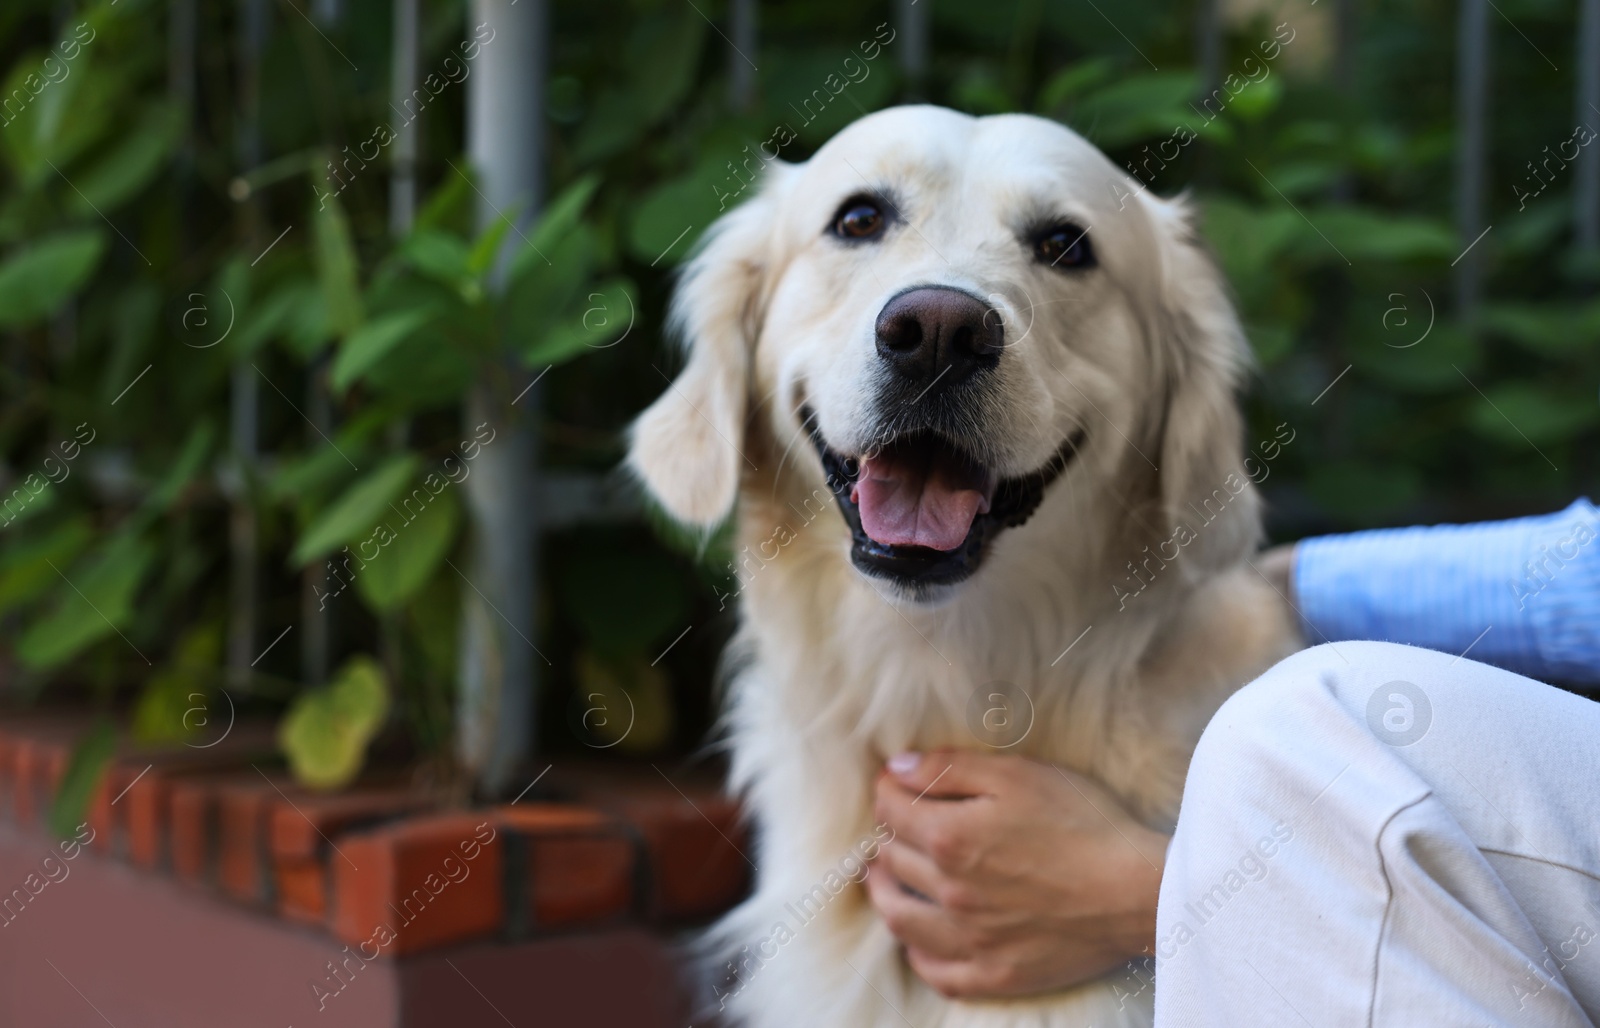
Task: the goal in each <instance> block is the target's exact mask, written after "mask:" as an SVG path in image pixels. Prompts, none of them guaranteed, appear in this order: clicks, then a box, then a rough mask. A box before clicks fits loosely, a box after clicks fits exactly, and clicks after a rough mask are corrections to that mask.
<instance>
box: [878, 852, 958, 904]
mask: <svg viewBox="0 0 1600 1028" xmlns="http://www.w3.org/2000/svg"><path fill="white" fill-rule="evenodd" d="M878 862H879V863H881V864H884V865H886V866H887V867H888V869H889V871H891V872H892V873H893V874H894V876H895V877H896V878H898V879H899V880H900V881H901V883H903V884H905V885H908V886H910V887H911V888H913V889H915V890H916V891H917V892H919V893H921V894H922V895H923V896H924V897H926V898H927V899H928V901H929V902H931V903H934V904H935V905H937V906H940V907H944V908H946V909H947V910H949V911H950V912H951V913H952V914H956V915H959V914H961V913H962V912H963V911H966V910H969V909H970V908H971V907H972V906H973V905H974V902H975V898H974V897H971V896H970V893H971V890H970V889H968V888H967V887H966V886H964V885H961V884H959V883H957V882H954V881H953V880H952V879H950V878H949V877H948V876H946V875H945V874H944V873H943V872H942V871H940V870H939V867H938V865H937V864H935V863H934V862H933V859H932V858H931V857H929V856H928V855H927V854H926V853H923V852H921V851H920V850H917V849H915V848H913V847H912V846H909V845H906V844H897V843H890V844H889V845H887V846H885V847H883V849H882V850H881V851H879V854H878Z"/></svg>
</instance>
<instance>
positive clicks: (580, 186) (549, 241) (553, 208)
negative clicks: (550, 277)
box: [511, 175, 600, 280]
mask: <svg viewBox="0 0 1600 1028" xmlns="http://www.w3.org/2000/svg"><path fill="white" fill-rule="evenodd" d="M599 185H600V179H599V177H598V176H595V175H585V176H583V177H582V178H580V179H578V181H576V182H574V183H572V185H570V186H568V187H567V188H566V189H563V190H562V191H561V194H560V195H559V196H557V197H556V198H555V199H554V200H552V201H551V202H550V204H549V206H547V207H546V208H545V209H544V213H542V214H541V215H540V216H539V223H538V224H537V225H536V226H534V230H533V235H532V236H530V237H528V241H527V244H526V245H524V246H523V247H522V248H521V249H519V250H518V251H517V253H516V255H515V256H514V257H513V258H512V263H511V277H512V279H513V280H514V279H516V278H519V277H521V276H522V275H524V274H527V273H529V272H530V271H533V270H536V269H537V268H538V267H539V265H541V264H544V265H548V264H549V263H550V261H551V258H550V256H549V251H551V250H552V249H554V248H555V247H556V246H558V245H559V244H560V243H561V242H562V241H563V240H565V239H566V238H567V236H568V234H570V233H571V232H572V231H573V230H574V229H576V228H577V227H578V225H579V222H580V219H581V218H582V217H583V210H584V208H585V207H587V206H588V204H589V200H590V199H591V198H592V197H593V196H594V191H595V190H596V189H597V188H599Z"/></svg>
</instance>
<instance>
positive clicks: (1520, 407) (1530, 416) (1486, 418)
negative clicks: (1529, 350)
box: [1471, 382, 1600, 446]
mask: <svg viewBox="0 0 1600 1028" xmlns="http://www.w3.org/2000/svg"><path fill="white" fill-rule="evenodd" d="M1482 389H1483V397H1482V398H1479V399H1477V400H1476V402H1474V403H1473V405H1472V407H1471V411H1472V415H1471V421H1472V427H1473V428H1474V429H1476V430H1477V431H1478V432H1479V433H1480V434H1482V435H1485V436H1487V437H1489V438H1491V439H1498V440H1499V441H1501V442H1503V443H1506V444H1507V445H1512V446H1518V445H1520V446H1526V445H1527V444H1528V443H1530V442H1531V443H1534V444H1538V443H1556V442H1562V441H1564V440H1568V439H1573V438H1575V437H1576V436H1577V435H1578V433H1580V432H1582V431H1585V430H1587V429H1590V428H1593V427H1594V426H1595V425H1597V424H1600V408H1597V407H1596V405H1595V402H1594V394H1593V393H1591V392H1589V391H1588V390H1584V391H1583V392H1582V393H1579V392H1575V391H1571V390H1567V389H1557V388H1554V387H1552V386H1544V385H1539V384H1537V383H1534V382H1504V383H1501V384H1499V385H1488V386H1483V387H1482Z"/></svg>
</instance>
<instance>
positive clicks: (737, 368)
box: [628, 163, 787, 528]
mask: <svg viewBox="0 0 1600 1028" xmlns="http://www.w3.org/2000/svg"><path fill="white" fill-rule="evenodd" d="M784 170H787V169H786V168H785V167H783V166H779V165H777V164H776V163H774V165H773V166H772V167H771V168H770V169H769V171H768V173H767V183H766V184H765V186H764V188H763V189H762V192H761V193H760V194H759V195H758V196H757V197H756V198H755V199H753V200H751V201H749V202H748V203H745V204H743V205H742V206H740V207H737V208H735V209H734V210H732V211H730V212H729V213H727V214H725V215H723V216H722V218H720V219H719V220H718V221H717V222H716V223H715V224H713V225H712V226H711V228H710V229H709V230H707V232H706V235H705V238H704V239H703V240H702V241H701V243H700V245H699V249H698V252H697V253H696V254H695V256H694V257H693V258H692V259H691V260H690V261H689V263H688V265H687V267H686V268H685V269H684V272H683V277H682V278H681V279H680V280H679V282H678V286H677V289H676V290H675V292H674V294H673V298H672V307H671V311H670V313H669V315H668V329H669V331H670V332H671V334H673V335H675V336H676V337H677V338H678V340H679V341H680V342H681V343H682V345H683V346H684V348H685V349H687V350H688V353H689V361H688V363H687V364H686V365H685V366H684V368H683V371H682V372H680V373H679V375H678V377H677V380H676V381H673V382H671V383H670V384H669V385H668V386H667V388H666V390H665V391H664V392H663V393H662V394H661V395H660V397H658V398H657V399H656V401H655V402H654V403H652V404H651V405H650V406H649V408H648V409H646V410H645V412H644V413H643V414H641V415H640V416H639V418H638V420H637V421H635V422H634V423H633V428H632V430H631V432H630V433H629V448H628V466H629V467H630V468H631V469H632V470H633V473H634V474H635V475H637V476H638V477H639V479H640V481H642V482H643V483H644V485H645V487H646V488H647V489H648V490H649V491H650V493H651V494H652V495H653V496H654V497H655V499H656V500H657V502H659V503H660V504H661V506H662V508H663V509H665V510H666V512H667V513H668V514H670V515H671V516H672V517H674V518H676V519H677V520H679V521H682V522H685V523H687V524H691V525H698V526H701V527H707V528H709V527H711V526H713V525H715V524H717V523H718V522H719V521H721V520H722V519H723V518H724V517H726V516H727V514H728V512H729V511H730V510H732V508H733V502H734V499H735V498H736V496H737V495H738V491H739V475H740V467H741V465H743V464H744V463H745V459H746V458H745V457H744V456H743V454H742V450H743V446H744V428H745V416H746V411H747V409H748V399H749V394H750V383H749V378H750V367H751V359H752V350H753V349H754V345H755V339H756V334H757V332H758V331H759V328H760V321H761V311H760V307H761V303H762V292H763V287H764V284H765V283H764V280H765V278H766V266H767V264H768V260H769V254H768V250H769V244H770V238H771V231H772V226H773V222H774V220H775V218H774V215H775V211H776V207H777V196H776V193H777V189H778V183H777V182H776V181H774V180H776V179H780V178H782V175H781V174H775V173H781V172H782V171H784Z"/></svg>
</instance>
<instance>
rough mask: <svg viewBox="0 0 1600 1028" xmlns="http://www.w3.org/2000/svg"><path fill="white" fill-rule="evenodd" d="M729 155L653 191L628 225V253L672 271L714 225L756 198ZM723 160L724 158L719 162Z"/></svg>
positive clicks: (718, 156)
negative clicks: (730, 167)
mask: <svg viewBox="0 0 1600 1028" xmlns="http://www.w3.org/2000/svg"><path fill="white" fill-rule="evenodd" d="M727 156H729V155H720V154H719V155H717V156H714V157H711V158H710V159H708V160H705V161H702V162H701V164H700V165H699V166H698V167H696V168H695V169H694V170H693V171H692V172H690V173H689V174H687V175H684V176H683V177H682V178H677V179H673V180H671V181H670V182H665V183H662V184H661V185H659V186H657V187H656V188H654V189H652V190H651V191H650V192H649V193H648V194H646V196H645V197H644V199H643V201H642V202H640V203H639V205H638V207H637V208H636V209H635V210H634V213H633V220H632V221H631V222H630V223H629V225H628V249H629V251H630V252H631V253H632V254H633V256H635V257H637V258H638V259H639V260H641V261H645V262H647V263H650V264H653V265H655V264H658V265H660V266H662V267H672V266H673V265H675V264H678V263H680V262H681V261H683V259H684V258H685V257H687V256H688V255H689V254H690V253H691V252H692V251H693V250H694V244H695V242H696V241H697V240H698V239H699V238H700V236H701V235H702V234H703V233H704V232H705V230H706V229H707V228H709V227H710V225H711V223H712V222H713V221H716V220H717V218H719V217H721V216H722V215H723V214H724V213H726V212H727V211H729V210H732V209H733V208H734V207H735V206H737V205H738V204H739V203H741V202H743V201H745V200H748V199H749V198H750V197H751V196H753V195H755V194H754V190H755V188H756V187H755V186H747V185H745V184H744V181H743V180H742V179H740V178H736V177H734V176H732V175H731V174H730V173H729V172H728V169H727V159H726V158H727ZM719 158H720V159H719Z"/></svg>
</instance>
